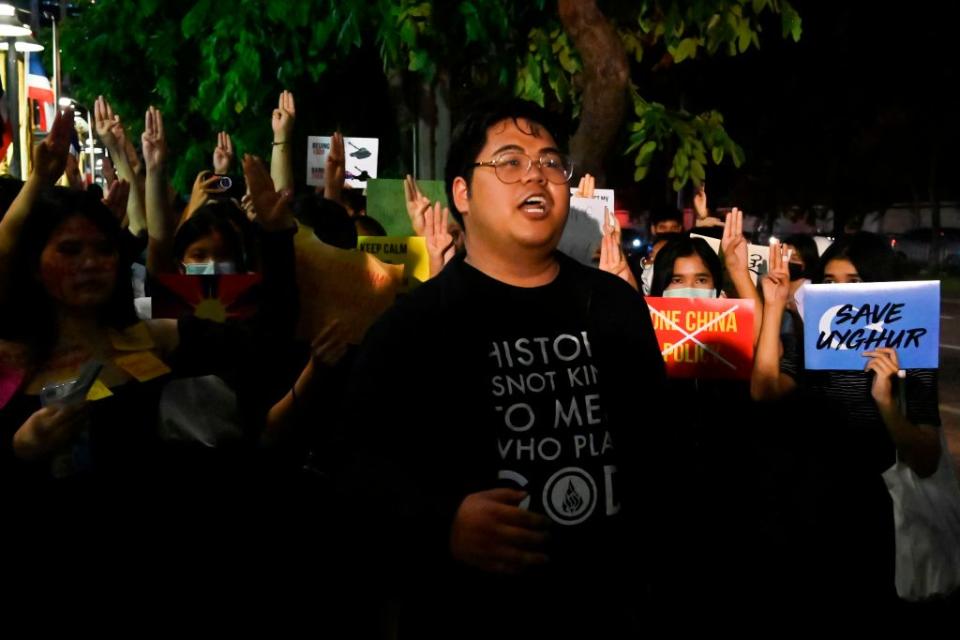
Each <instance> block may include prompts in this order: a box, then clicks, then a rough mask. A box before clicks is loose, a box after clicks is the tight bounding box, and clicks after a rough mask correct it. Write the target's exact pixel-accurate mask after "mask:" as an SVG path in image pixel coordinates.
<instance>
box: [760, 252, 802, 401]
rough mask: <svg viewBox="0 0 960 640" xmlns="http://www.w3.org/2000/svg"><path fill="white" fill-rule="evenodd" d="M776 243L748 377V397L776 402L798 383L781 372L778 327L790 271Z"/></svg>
mask: <svg viewBox="0 0 960 640" xmlns="http://www.w3.org/2000/svg"><path fill="white" fill-rule="evenodd" d="M787 260H789V258H788V259H784V257H783V254H782V252H781V246H780V244H779V243H774V244H772V245H770V271H769V272H768V273H767V275H766V276H764V278H763V297H764V300H765V303H764V305H763V316H762V318H763V320H762V323H761V325H760V340H759V342H758V343H757V349H756V354H755V355H754V360H753V371H752V372H751V374H750V395H751V397H752V398H753V399H754V400H760V401H771V400H778V399H779V398H782V397H783V396H785V395H787V394H788V393H790V392H791V391H793V390H794V389H795V388H796V386H797V383H796V381H795V380H794V379H793V378H792V377H790V376H789V375H787V374H785V373H783V372H782V371H781V370H780V357H781V352H782V347H781V343H780V327H781V322H782V321H783V314H784V311H785V310H786V307H787V299H788V298H789V296H790V271H789V270H788V268H787Z"/></svg>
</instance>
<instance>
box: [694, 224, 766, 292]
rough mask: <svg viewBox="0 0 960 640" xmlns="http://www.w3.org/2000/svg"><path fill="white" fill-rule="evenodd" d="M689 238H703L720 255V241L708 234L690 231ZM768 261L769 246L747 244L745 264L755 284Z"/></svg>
mask: <svg viewBox="0 0 960 640" xmlns="http://www.w3.org/2000/svg"><path fill="white" fill-rule="evenodd" d="M690 237H691V238H700V239H701V240H705V241H706V242H707V244H709V245H710V248H711V249H713V250H714V251H716V252H717V255H720V241H719V240H718V239H716V238H711V237H709V236H701V235H700V234H697V233H691V234H690ZM769 263H770V247H769V246H767V245H762V244H751V245H747V264H748V265H749V269H750V277H751V278H753V284H754V285H756V284H757V281H758V280H759V279H760V276H762V275H765V274H766V273H767V265H768V264H769Z"/></svg>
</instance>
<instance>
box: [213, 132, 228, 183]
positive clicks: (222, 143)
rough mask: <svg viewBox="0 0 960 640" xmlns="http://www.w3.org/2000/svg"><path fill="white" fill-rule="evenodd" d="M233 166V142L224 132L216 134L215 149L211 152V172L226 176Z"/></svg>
mask: <svg viewBox="0 0 960 640" xmlns="http://www.w3.org/2000/svg"><path fill="white" fill-rule="evenodd" d="M232 164H233V140H231V139H230V134H229V133H227V132H226V131H221V132H220V133H218V134H217V148H216V149H214V150H213V172H214V173H219V174H220V175H226V174H227V173H229V172H230V165H232Z"/></svg>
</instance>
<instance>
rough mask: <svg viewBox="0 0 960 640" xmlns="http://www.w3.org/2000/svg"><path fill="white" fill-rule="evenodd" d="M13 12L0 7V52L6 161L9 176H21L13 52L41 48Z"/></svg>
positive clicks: (17, 85) (17, 86) (17, 84)
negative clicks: (9, 136)
mask: <svg viewBox="0 0 960 640" xmlns="http://www.w3.org/2000/svg"><path fill="white" fill-rule="evenodd" d="M16 13H17V11H16V9H15V8H14V7H13V5H11V4H7V3H2V4H0V38H5V41H4V43H3V46H0V50H6V57H7V83H6V84H7V86H6V90H7V96H6V97H7V114H8V116H9V118H10V128H11V129H12V131H13V144H12V145H11V146H12V147H13V148H12V152H13V156H12V158H11V160H10V174H11V175H12V176H13V177H15V178H20V177H22V176H21V173H22V171H21V166H20V153H21V151H20V78H19V77H18V73H17V53H20V52H23V53H24V54H27V53H29V52H36V51H43V46H42V45H41V44H40V43H39V42H37V41H36V40H35V39H34V38H33V33H32V32H31V31H30V27H28V26H26V25H25V24H23V23H21V22H20V21H19V20H18V19H17V17H16Z"/></svg>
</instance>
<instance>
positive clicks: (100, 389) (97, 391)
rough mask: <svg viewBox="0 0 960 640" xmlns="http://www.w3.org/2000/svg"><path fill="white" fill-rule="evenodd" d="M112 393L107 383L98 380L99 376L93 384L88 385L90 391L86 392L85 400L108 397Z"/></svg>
mask: <svg viewBox="0 0 960 640" xmlns="http://www.w3.org/2000/svg"><path fill="white" fill-rule="evenodd" d="M112 395H113V392H112V391H110V388H109V387H107V385H105V384H103V383H102V382H100V378H97V379H96V380H95V381H94V383H93V386H92V387H90V391H88V392H87V400H90V401H93V400H103V399H104V398H109V397H110V396H112Z"/></svg>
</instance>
